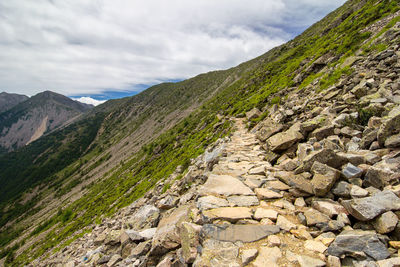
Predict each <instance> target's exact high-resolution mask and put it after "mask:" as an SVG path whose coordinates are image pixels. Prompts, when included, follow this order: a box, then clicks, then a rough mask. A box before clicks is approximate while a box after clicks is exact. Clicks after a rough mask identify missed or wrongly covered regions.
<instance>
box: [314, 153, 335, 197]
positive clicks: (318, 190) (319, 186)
mask: <svg viewBox="0 0 400 267" xmlns="http://www.w3.org/2000/svg"><path fill="white" fill-rule="evenodd" d="M311 172H312V173H314V177H313V178H312V180H311V184H312V186H313V192H314V194H315V195H316V196H325V195H326V194H327V193H328V192H329V191H330V189H331V188H332V186H333V184H334V183H335V182H336V180H337V179H339V177H340V172H339V171H338V170H336V169H334V168H331V167H329V166H328V165H326V164H322V163H320V162H318V161H315V162H314V164H313V165H312V167H311Z"/></svg>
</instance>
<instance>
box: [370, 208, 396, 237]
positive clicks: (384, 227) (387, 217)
mask: <svg viewBox="0 0 400 267" xmlns="http://www.w3.org/2000/svg"><path fill="white" fill-rule="evenodd" d="M398 221H399V219H398V218H397V216H396V214H394V213H393V212H392V211H387V212H385V213H383V214H381V215H379V216H378V217H377V218H376V219H375V220H374V222H373V225H374V227H375V230H376V231H377V232H378V233H380V234H387V233H390V232H392V231H393V230H394V229H395V228H396V225H397V223H398Z"/></svg>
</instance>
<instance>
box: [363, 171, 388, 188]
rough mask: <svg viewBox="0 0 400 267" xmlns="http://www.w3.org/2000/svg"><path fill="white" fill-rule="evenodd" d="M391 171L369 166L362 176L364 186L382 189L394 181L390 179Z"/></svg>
mask: <svg viewBox="0 0 400 267" xmlns="http://www.w3.org/2000/svg"><path fill="white" fill-rule="evenodd" d="M392 174H393V172H392V171H390V170H387V169H383V168H378V167H374V166H372V167H370V168H368V170H367V173H366V174H365V177H364V186H366V187H367V186H373V187H375V188H378V189H382V188H383V187H384V186H386V185H390V184H392V183H394V182H395V181H394V180H392V179H391V177H392Z"/></svg>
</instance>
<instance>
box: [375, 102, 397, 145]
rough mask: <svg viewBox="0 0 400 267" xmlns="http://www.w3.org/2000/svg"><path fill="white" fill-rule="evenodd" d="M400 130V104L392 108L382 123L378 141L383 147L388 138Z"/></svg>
mask: <svg viewBox="0 0 400 267" xmlns="http://www.w3.org/2000/svg"><path fill="white" fill-rule="evenodd" d="M399 132H400V106H397V107H396V108H394V109H392V111H391V112H389V115H388V116H387V118H385V121H384V122H383V123H382V125H381V127H380V128H379V131H378V142H379V145H380V146H381V147H383V146H384V145H385V142H386V139H387V138H388V137H390V136H392V135H395V134H398V133H399Z"/></svg>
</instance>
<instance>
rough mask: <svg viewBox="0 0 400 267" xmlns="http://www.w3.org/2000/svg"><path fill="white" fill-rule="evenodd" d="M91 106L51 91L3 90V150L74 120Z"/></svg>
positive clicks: (0, 135) (0, 106) (0, 130)
mask: <svg viewBox="0 0 400 267" xmlns="http://www.w3.org/2000/svg"><path fill="white" fill-rule="evenodd" d="M92 107H93V106H91V105H87V104H83V103H80V102H78V101H74V100H72V99H70V98H68V97H66V96H63V95H60V94H57V93H54V92H51V91H45V92H42V93H39V94H37V95H35V96H33V97H31V98H28V97H27V96H23V95H16V94H7V93H1V95H0V110H2V112H0V151H5V152H10V151H13V150H15V149H18V148H20V147H23V146H25V145H28V144H30V143H32V142H33V141H35V140H37V139H38V138H40V137H41V136H42V135H44V134H47V133H49V132H51V131H53V130H55V129H57V128H59V127H61V126H63V125H65V124H68V123H71V122H72V121H74V120H75V119H76V118H78V117H79V115H81V114H83V113H85V112H86V111H88V110H89V109H90V108H92Z"/></svg>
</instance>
